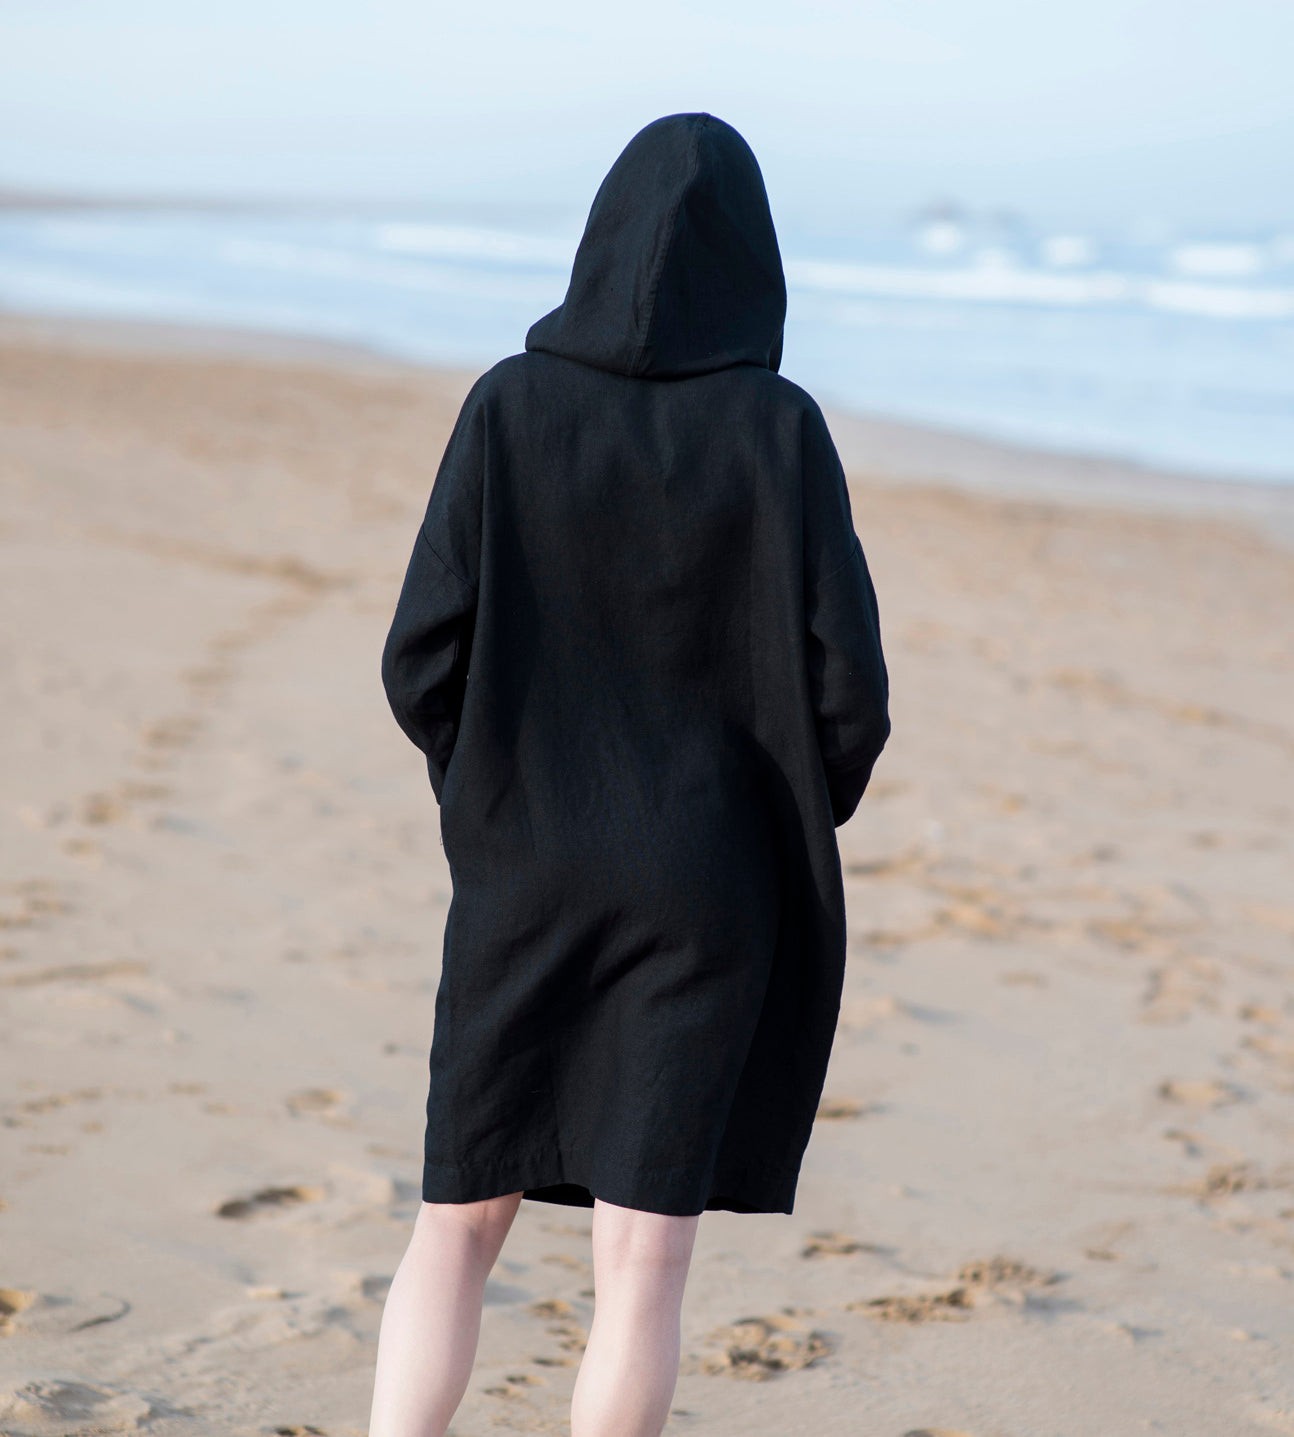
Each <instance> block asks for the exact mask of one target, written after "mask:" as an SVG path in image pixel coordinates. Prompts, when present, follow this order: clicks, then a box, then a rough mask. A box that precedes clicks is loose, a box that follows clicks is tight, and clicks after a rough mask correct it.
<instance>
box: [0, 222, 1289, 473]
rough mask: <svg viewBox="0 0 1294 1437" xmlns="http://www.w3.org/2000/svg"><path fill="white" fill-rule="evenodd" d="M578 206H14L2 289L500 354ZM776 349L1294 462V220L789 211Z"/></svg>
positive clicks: (570, 236) (48, 304) (929, 388)
mask: <svg viewBox="0 0 1294 1437" xmlns="http://www.w3.org/2000/svg"><path fill="white" fill-rule="evenodd" d="M581 220H582V216H580V217H571V218H570V219H569V220H568V221H567V222H565V223H551V222H549V223H543V224H540V223H537V222H535V221H533V220H527V219H526V218H525V217H524V216H518V217H515V218H514V219H513V220H512V221H511V222H505V221H502V220H499V219H498V218H494V219H492V220H491V221H490V222H488V223H481V222H479V220H478V221H476V222H467V221H466V220H463V221H459V220H452V219H447V218H446V217H445V216H444V215H443V214H441V215H427V214H419V213H416V212H412V211H408V210H405V211H392V212H390V213H382V212H379V211H376V210H372V209H366V210H363V211H354V212H350V213H346V212H343V211H340V210H331V211H327V212H324V211H308V210H301V211H296V212H292V211H288V210H275V209H265V210H259V211H258V210H254V209H234V208H229V209H219V208H211V209H200V208H189V209H181V208H176V209H166V208H142V207H132V208H122V209H117V210H114V209H112V208H105V207H98V208H85V209H76V208H63V209H35V208H33V209H21V208H10V209H7V210H4V211H0V309H6V310H10V311H17V312H24V313H47V314H60V315H79V316H89V317H116V318H129V319H142V320H160V321H166V322H171V323H184V324H199V325H218V326H221V327H225V328H242V329H255V330H262V331H272V332H279V333H284V334H294V335H300V336H306V337H313V338H319V339H326V340H330V341H335V342H342V343H352V344H358V345H362V346H364V347H367V348H369V349H375V350H379V351H382V352H384V353H388V354H391V355H393V356H398V357H402V358H407V359H413V360H418V361H425V362H434V363H448V364H456V365H469V366H481V367H485V366H487V365H489V364H491V363H493V362H494V361H495V360H497V359H500V358H502V357H503V356H504V355H507V354H511V353H515V352H516V351H517V350H519V349H521V348H522V346H523V343H524V339H525V333H526V329H527V327H528V326H529V325H530V324H531V323H532V322H533V321H534V320H535V319H537V318H538V317H539V316H540V315H541V314H543V313H545V312H546V311H547V310H549V309H551V308H552V307H553V306H555V305H556V304H558V303H560V302H561V299H562V296H563V294H564V292H565V288H566V281H567V277H568V275H569V271H570V263H571V257H572V255H573V254H574V251H575V245H576V243H577V241H578V237H579V230H580V223H581ZM780 229H781V241H782V252H783V258H784V262H785V267H786V275H787V283H788V289H789V308H788V317H787V328H786V345H785V353H784V358H783V363H782V372H783V373H784V374H785V375H786V376H787V377H788V378H790V379H793V380H795V381H796V382H797V383H799V384H802V385H803V386H804V387H805V388H806V389H808V390H810V392H812V393H813V394H814V395H815V396H816V397H817V398H818V399H820V400H821V401H822V402H823V403H827V404H835V405H838V406H842V407H847V408H850V409H854V410H858V411H860V412H864V413H869V414H876V415H883V416H886V417H892V418H897V419H901V420H907V421H912V422H916V423H921V424H929V425H934V426H938V427H941V428H946V429H953V430H960V431H964V432H968V433H971V434H977V435H983V436H986V437H990V438H995V439H1002V440H1006V441H1011V442H1017V443H1023V444H1027V445H1032V446H1038V447H1042V448H1048V449H1055V450H1062V451H1069V452H1077V453H1088V454H1095V455H1108V456H1111V457H1116V458H1121V459H1129V460H1133V461H1138V462H1141V463H1145V464H1149V465H1154V466H1157V467H1162V468H1167V469H1171V470H1178V471H1182V472H1187V473H1197V474H1205V475H1212V476H1216V477H1219V478H1223V479H1238V480H1259V481H1270V482H1276V483H1291V482H1294V234H1266V235H1247V236H1239V237H1237V236H1235V235H1233V234H1219V235H1209V234H1197V235H1189V234H1176V235H1170V234H1166V233H1137V232H1135V231H1130V232H1129V233H1126V234H1117V233H1115V234H1112V233H1101V232H1097V231H1096V230H1092V231H1088V230H1085V229H1082V228H1073V229H1069V230H1065V231H1063V232H1062V231H1056V230H1053V229H1049V228H1047V227H1041V226H1033V225H1030V224H1029V223H1028V222H1027V221H1025V220H1022V219H1019V218H1013V217H1001V216H999V217H994V218H990V219H984V218H976V217H973V216H972V217H968V216H965V215H961V214H959V213H958V212H956V211H954V210H939V211H932V212H930V213H927V214H925V215H922V216H918V217H916V218H913V219H909V220H906V221H903V222H899V221H895V222H893V223H884V224H882V223H878V224H876V225H875V226H874V227H873V228H871V229H869V230H867V231H865V232H861V233H852V234H848V235H833V236H830V237H826V238H824V237H823V236H821V235H813V234H809V233H807V232H806V233H803V234H800V233H797V232H796V230H795V229H794V226H790V227H788V226H786V225H785V224H783V225H781V226H780Z"/></svg>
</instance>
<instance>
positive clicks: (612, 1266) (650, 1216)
mask: <svg viewBox="0 0 1294 1437" xmlns="http://www.w3.org/2000/svg"><path fill="white" fill-rule="evenodd" d="M599 1216H602V1214H599ZM605 1217H606V1219H609V1220H604V1221H603V1223H602V1224H600V1225H599V1224H597V1223H595V1225H594V1242H593V1251H594V1261H595V1263H596V1265H597V1267H598V1269H599V1270H600V1271H602V1272H603V1273H614V1274H618V1275H621V1276H622V1277H627V1278H631V1279H632V1278H633V1277H634V1276H639V1277H642V1278H646V1279H647V1280H648V1281H661V1280H664V1281H671V1280H673V1281H677V1280H679V1279H680V1278H682V1277H684V1276H685V1275H686V1273H687V1270H688V1266H689V1264H690V1262H691V1258H692V1245H693V1241H694V1239H695V1236H696V1226H697V1220H696V1218H677V1217H665V1216H662V1215H660V1214H657V1213H636V1212H635V1213H630V1212H628V1211H620V1212H616V1213H615V1214H614V1215H612V1214H611V1213H607V1214H606V1215H605Z"/></svg>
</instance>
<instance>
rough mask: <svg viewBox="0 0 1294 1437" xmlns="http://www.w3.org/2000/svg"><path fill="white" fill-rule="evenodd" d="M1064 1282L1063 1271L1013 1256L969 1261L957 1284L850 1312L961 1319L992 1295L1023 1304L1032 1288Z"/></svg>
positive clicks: (913, 1319)
mask: <svg viewBox="0 0 1294 1437" xmlns="http://www.w3.org/2000/svg"><path fill="white" fill-rule="evenodd" d="M1060 1281H1061V1277H1060V1274H1059V1273H1055V1272H1041V1271H1039V1270H1038V1269H1037V1268H1034V1267H1030V1266H1029V1265H1028V1263H1024V1262H1017V1261H1016V1260H1015V1259H1014V1258H1009V1257H992V1258H989V1259H988V1260H987V1261H984V1262H966V1263H963V1264H962V1265H961V1267H960V1268H958V1270H957V1279H956V1286H954V1287H950V1288H946V1289H945V1290H944V1291H942V1292H933V1293H923V1294H918V1295H915V1296H904V1295H901V1296H895V1297H873V1298H870V1299H867V1300H865V1301H863V1302H850V1303H847V1304H846V1311H848V1312H868V1313H870V1314H871V1315H872V1316H873V1317H876V1318H878V1319H880V1321H882V1322H907V1323H922V1322H960V1321H964V1320H965V1319H966V1318H967V1317H968V1316H969V1315H970V1313H971V1312H972V1310H973V1309H974V1308H976V1307H978V1306H980V1305H981V1304H982V1303H983V1302H984V1301H986V1300H987V1299H989V1298H1002V1299H1005V1300H1006V1301H1008V1302H1014V1303H1016V1304H1022V1303H1023V1302H1024V1301H1025V1299H1026V1297H1027V1295H1028V1292H1029V1290H1030V1289H1033V1288H1038V1287H1050V1286H1051V1285H1052V1284H1053V1283H1057V1282H1060Z"/></svg>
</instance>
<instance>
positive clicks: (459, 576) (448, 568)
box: [418, 527, 476, 593]
mask: <svg viewBox="0 0 1294 1437" xmlns="http://www.w3.org/2000/svg"><path fill="white" fill-rule="evenodd" d="M418 537H419V538H420V539H421V540H422V542H423V543H424V544H426V546H427V547H428V548H429V549H430V550H431V552H432V554H433V555H435V557H436V559H437V560H438V561H439V563H440V566H441V568H442V569H444V570H445V571H446V572H447V573H449V574H450V575H452V576H453V577H454V578H455V579H457V580H458V582H459V583H460V584H462V586H463V587H464V588H465V589H470V590H471V591H472V593H476V585H475V584H471V583H469V582H468V581H467V580H466V579H465V578H463V576H462V574H460V573H459V572H458V570H457V569H455V568H454V566H453V565H452V564H447V563H446V562H445V560H444V559H443V558H441V556H440V554H439V553H437V551H436V546H435V545H434V544H433V543H432V542H431V540H430V539H428V538H427V531H426V530H425V529H423V528H421V527H419V529H418Z"/></svg>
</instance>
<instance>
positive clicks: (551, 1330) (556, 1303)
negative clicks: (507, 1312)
mask: <svg viewBox="0 0 1294 1437" xmlns="http://www.w3.org/2000/svg"><path fill="white" fill-rule="evenodd" d="M526 1311H527V1312H529V1313H530V1315H531V1317H538V1318H540V1319H542V1320H543V1321H545V1322H547V1323H548V1326H547V1327H546V1328H544V1331H545V1332H547V1333H548V1335H549V1336H550V1337H555V1338H557V1346H558V1348H559V1349H560V1350H561V1351H563V1352H583V1351H584V1347H585V1344H586V1343H587V1341H588V1333H586V1332H585V1330H584V1329H583V1328H582V1327H581V1326H580V1325H579V1323H578V1322H576V1321H575V1320H574V1319H575V1309H574V1308H573V1307H572V1306H571V1304H570V1303H569V1302H564V1301H563V1300H562V1299H561V1298H560V1297H550V1298H545V1299H544V1301H542V1302H532V1303H531V1304H530V1306H529V1307H528V1308H527V1309H526ZM536 1360H538V1359H536ZM558 1361H559V1362H560V1359H558ZM561 1365H563V1366H565V1365H566V1364H565V1363H562V1364H561Z"/></svg>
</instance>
